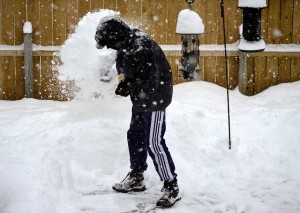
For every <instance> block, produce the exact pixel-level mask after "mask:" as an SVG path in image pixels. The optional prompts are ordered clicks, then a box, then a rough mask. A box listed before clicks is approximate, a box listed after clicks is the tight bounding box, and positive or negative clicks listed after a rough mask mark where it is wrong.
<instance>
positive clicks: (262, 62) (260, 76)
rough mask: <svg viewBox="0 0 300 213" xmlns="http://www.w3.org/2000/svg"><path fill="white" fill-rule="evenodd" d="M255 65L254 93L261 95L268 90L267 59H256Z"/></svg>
mask: <svg viewBox="0 0 300 213" xmlns="http://www.w3.org/2000/svg"><path fill="white" fill-rule="evenodd" d="M254 63H255V64H254V76H255V77H254V91H255V93H259V92H261V91H263V90H265V89H266V69H267V61H266V57H255V58H254Z"/></svg>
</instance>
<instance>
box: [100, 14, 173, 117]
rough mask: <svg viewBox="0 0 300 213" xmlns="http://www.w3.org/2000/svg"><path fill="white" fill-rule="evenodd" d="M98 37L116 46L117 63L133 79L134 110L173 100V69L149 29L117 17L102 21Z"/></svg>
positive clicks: (159, 106) (155, 108)
mask: <svg viewBox="0 0 300 213" xmlns="http://www.w3.org/2000/svg"><path fill="white" fill-rule="evenodd" d="M95 39H96V41H97V42H98V43H99V44H101V45H102V46H103V45H106V46H107V47H108V48H112V49H116V50H117V51H118V52H117V59H116V67H117V71H118V73H119V74H124V76H125V82H128V83H130V85H131V86H130V91H129V94H130V98H131V101H132V104H133V110H134V111H138V112H140V111H142V112H143V111H144V112H151V111H159V110H164V109H165V108H166V107H167V106H168V105H169V104H170V103H171V101H172V93H173V81H172V70H171V67H170V65H169V63H168V61H167V59H166V56H165V55H164V53H163V51H162V49H161V48H160V47H159V45H158V44H157V43H156V42H155V41H154V40H153V39H151V38H150V37H149V36H148V35H147V34H146V33H144V32H143V31H141V30H138V29H131V28H129V27H128V26H127V25H126V24H125V23H124V22H122V21H121V20H120V19H118V18H116V17H111V18H107V20H105V21H102V22H101V21H100V23H99V26H98V28H97V31H96V36H95Z"/></svg>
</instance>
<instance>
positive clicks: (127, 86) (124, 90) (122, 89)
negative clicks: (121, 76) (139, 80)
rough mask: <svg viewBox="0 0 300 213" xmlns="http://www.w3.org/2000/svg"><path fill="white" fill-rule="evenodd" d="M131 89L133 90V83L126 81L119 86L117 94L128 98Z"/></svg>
mask: <svg viewBox="0 0 300 213" xmlns="http://www.w3.org/2000/svg"><path fill="white" fill-rule="evenodd" d="M131 89H132V83H131V82H129V81H126V80H124V81H121V82H120V83H119V84H118V87H117V89H116V91H115V93H116V95H120V96H124V97H127V96H128V95H130V92H131Z"/></svg>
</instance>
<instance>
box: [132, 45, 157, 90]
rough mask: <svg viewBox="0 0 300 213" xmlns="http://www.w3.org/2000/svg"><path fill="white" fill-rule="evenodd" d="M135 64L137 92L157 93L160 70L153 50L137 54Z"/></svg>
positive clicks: (145, 50)
mask: <svg viewBox="0 0 300 213" xmlns="http://www.w3.org/2000/svg"><path fill="white" fill-rule="evenodd" d="M134 63H135V65H136V66H135V72H134V74H135V82H134V84H135V90H137V92H144V93H146V94H148V93H155V92H156V90H157V87H158V84H159V70H158V69H157V66H156V63H155V54H154V52H153V51H152V50H151V49H146V48H145V49H142V50H140V51H138V52H136V55H135V57H134Z"/></svg>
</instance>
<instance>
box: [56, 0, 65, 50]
mask: <svg viewBox="0 0 300 213" xmlns="http://www.w3.org/2000/svg"><path fill="white" fill-rule="evenodd" d="M66 10H67V4H66V1H62V0H53V45H57V46H59V45H62V44H63V43H64V42H65V40H66V39H67V28H66V26H67V19H66Z"/></svg>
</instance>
